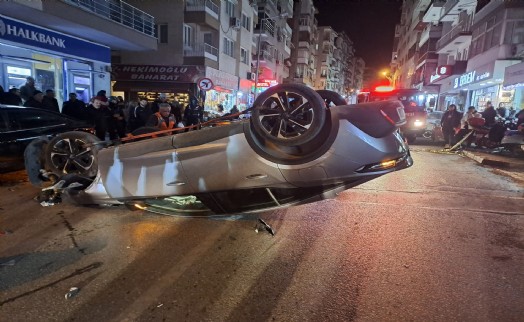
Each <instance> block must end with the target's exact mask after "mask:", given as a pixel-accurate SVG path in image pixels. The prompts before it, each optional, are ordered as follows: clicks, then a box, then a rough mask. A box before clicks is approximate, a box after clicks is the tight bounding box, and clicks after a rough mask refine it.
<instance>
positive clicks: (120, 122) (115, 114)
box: [109, 96, 126, 138]
mask: <svg viewBox="0 0 524 322" xmlns="http://www.w3.org/2000/svg"><path fill="white" fill-rule="evenodd" d="M109 110H110V111H111V115H112V118H111V119H110V125H111V130H112V131H114V132H116V134H117V135H118V136H119V137H120V138H123V137H125V136H126V120H125V114H124V106H123V105H119V104H118V98H117V97H116V96H111V97H109Z"/></svg>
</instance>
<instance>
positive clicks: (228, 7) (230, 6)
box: [226, 0, 235, 17]
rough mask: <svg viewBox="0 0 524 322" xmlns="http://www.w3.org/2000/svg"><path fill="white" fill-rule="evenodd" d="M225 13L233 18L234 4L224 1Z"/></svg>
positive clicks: (228, 0) (229, 0) (227, 0)
mask: <svg viewBox="0 0 524 322" xmlns="http://www.w3.org/2000/svg"><path fill="white" fill-rule="evenodd" d="M226 13H227V15H228V16H230V17H234V16H235V4H234V3H233V1H231V0H226Z"/></svg>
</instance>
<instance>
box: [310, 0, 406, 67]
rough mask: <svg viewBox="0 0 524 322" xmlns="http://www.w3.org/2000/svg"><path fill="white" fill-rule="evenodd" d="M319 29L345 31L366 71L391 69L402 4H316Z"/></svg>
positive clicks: (364, 0)
mask: <svg viewBox="0 0 524 322" xmlns="http://www.w3.org/2000/svg"><path fill="white" fill-rule="evenodd" d="M313 2H314V4H315V7H317V8H318V11H319V13H318V14H317V15H316V17H317V20H318V25H319V26H331V27H333V29H334V30H335V31H339V32H340V31H345V32H346V33H347V34H348V36H349V38H350V39H351V40H353V42H354V43H355V49H356V55H357V56H360V57H362V58H363V59H364V61H365V62H366V67H370V68H372V69H376V70H380V69H383V68H388V67H389V63H390V61H391V52H392V51H393V37H394V34H395V24H397V23H399V22H400V13H401V7H402V0H313Z"/></svg>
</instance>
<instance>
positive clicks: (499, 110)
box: [497, 103, 508, 119]
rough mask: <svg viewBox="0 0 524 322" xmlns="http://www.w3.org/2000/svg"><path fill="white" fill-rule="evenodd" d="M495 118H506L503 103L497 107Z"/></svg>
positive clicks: (506, 114) (506, 111) (506, 112)
mask: <svg viewBox="0 0 524 322" xmlns="http://www.w3.org/2000/svg"><path fill="white" fill-rule="evenodd" d="M497 116H498V117H501V118H504V119H505V118H506V117H508V110H507V109H506V107H505V106H504V103H500V104H499V107H497Z"/></svg>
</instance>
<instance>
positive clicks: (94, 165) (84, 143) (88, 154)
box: [45, 131, 101, 177]
mask: <svg viewBox="0 0 524 322" xmlns="http://www.w3.org/2000/svg"><path fill="white" fill-rule="evenodd" d="M100 143H101V141H100V139H98V138H97V137H96V136H94V135H93V134H90V133H86V132H81V131H75V132H65V133H62V134H59V135H57V136H55V137H54V138H53V139H51V140H50V141H49V143H48V144H47V148H46V153H45V159H46V166H47V168H48V169H49V171H51V172H53V173H54V174H56V175H57V176H59V177H60V176H63V175H65V174H69V173H74V174H78V175H81V176H84V177H94V176H96V174H97V172H98V158H97V155H98V150H99V149H100V147H101V146H100Z"/></svg>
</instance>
